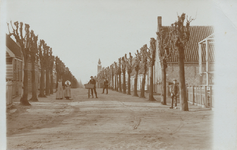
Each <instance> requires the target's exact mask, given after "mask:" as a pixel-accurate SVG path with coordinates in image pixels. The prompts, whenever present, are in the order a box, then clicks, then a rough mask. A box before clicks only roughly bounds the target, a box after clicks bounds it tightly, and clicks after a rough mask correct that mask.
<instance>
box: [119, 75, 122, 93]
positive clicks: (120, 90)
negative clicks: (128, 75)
mask: <svg viewBox="0 0 237 150" xmlns="http://www.w3.org/2000/svg"><path fill="white" fill-rule="evenodd" d="M119 92H121V93H122V87H121V73H120V74H119Z"/></svg>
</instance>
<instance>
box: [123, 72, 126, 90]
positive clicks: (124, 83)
mask: <svg viewBox="0 0 237 150" xmlns="http://www.w3.org/2000/svg"><path fill="white" fill-rule="evenodd" d="M123 94H126V73H125V70H124V71H123Z"/></svg>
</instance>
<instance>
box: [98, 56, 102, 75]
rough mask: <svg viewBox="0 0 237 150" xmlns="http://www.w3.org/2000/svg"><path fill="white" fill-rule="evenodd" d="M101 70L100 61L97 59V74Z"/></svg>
mask: <svg viewBox="0 0 237 150" xmlns="http://www.w3.org/2000/svg"><path fill="white" fill-rule="evenodd" d="M101 69H102V65H101V61H100V59H99V61H98V65H97V74H98V73H99V72H100V71H101Z"/></svg>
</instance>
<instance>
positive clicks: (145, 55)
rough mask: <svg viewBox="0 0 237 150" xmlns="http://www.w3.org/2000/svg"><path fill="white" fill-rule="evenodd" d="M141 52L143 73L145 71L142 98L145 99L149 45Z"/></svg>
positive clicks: (144, 46)
mask: <svg viewBox="0 0 237 150" xmlns="http://www.w3.org/2000/svg"><path fill="white" fill-rule="evenodd" d="M140 50H141V58H142V59H141V62H142V71H143V78H142V87H141V94H140V97H141V98H145V82H146V73H147V45H146V44H145V45H143V47H142V48H141V49H140Z"/></svg>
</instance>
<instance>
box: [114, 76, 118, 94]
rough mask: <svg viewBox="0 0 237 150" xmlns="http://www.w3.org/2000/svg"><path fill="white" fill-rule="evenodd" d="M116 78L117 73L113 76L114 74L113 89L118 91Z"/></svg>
mask: <svg viewBox="0 0 237 150" xmlns="http://www.w3.org/2000/svg"><path fill="white" fill-rule="evenodd" d="M117 78H118V75H115V76H114V80H115V81H114V88H115V91H118V87H117V85H118V79H117Z"/></svg>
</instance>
